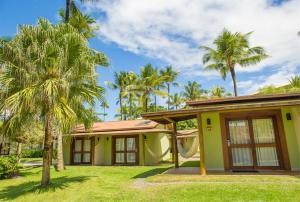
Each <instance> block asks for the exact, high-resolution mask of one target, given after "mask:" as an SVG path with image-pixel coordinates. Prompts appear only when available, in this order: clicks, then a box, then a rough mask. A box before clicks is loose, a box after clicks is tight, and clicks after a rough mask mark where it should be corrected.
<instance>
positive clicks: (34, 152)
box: [22, 149, 43, 158]
mask: <svg viewBox="0 0 300 202" xmlns="http://www.w3.org/2000/svg"><path fill="white" fill-rule="evenodd" d="M22 157H23V158H39V157H43V150H42V149H27V150H23V152H22Z"/></svg>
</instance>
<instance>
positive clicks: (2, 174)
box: [0, 156, 18, 179]
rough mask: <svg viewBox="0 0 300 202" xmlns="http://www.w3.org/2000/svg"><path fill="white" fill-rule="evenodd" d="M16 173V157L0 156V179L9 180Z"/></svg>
mask: <svg viewBox="0 0 300 202" xmlns="http://www.w3.org/2000/svg"><path fill="white" fill-rule="evenodd" d="M17 171H18V165H17V158H16V156H0V179H7V178H11V177H12V176H14V175H15V174H16V173H17Z"/></svg>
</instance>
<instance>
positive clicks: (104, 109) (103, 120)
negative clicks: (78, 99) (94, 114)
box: [103, 107, 105, 121]
mask: <svg viewBox="0 0 300 202" xmlns="http://www.w3.org/2000/svg"><path fill="white" fill-rule="evenodd" d="M103 121H105V107H103Z"/></svg>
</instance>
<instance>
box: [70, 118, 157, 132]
mask: <svg viewBox="0 0 300 202" xmlns="http://www.w3.org/2000/svg"><path fill="white" fill-rule="evenodd" d="M157 125H158V123H156V122H154V121H150V120H145V119H137V120H127V121H107V122H96V123H94V125H93V127H92V128H91V129H89V130H88V131H86V130H85V128H84V125H83V124H80V125H78V126H77V127H76V128H75V130H74V131H73V133H85V132H110V131H126V130H143V129H154V128H155V127H157Z"/></svg>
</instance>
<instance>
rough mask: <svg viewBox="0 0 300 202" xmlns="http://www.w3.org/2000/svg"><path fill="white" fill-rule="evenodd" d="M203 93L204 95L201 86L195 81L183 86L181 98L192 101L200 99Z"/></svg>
mask: <svg viewBox="0 0 300 202" xmlns="http://www.w3.org/2000/svg"><path fill="white" fill-rule="evenodd" d="M204 93H206V91H205V90H203V89H202V88H201V84H199V83H197V82H196V81H193V82H191V81H189V82H188V84H187V85H185V86H184V91H183V92H182V96H183V97H184V98H185V100H187V101H192V100H197V99H200V98H201V97H202V96H203V94H204Z"/></svg>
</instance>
